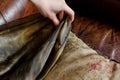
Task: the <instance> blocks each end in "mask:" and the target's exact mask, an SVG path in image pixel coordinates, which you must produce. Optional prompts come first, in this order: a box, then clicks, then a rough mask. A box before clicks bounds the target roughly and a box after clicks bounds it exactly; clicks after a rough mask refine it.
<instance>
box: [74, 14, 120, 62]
mask: <svg viewBox="0 0 120 80" xmlns="http://www.w3.org/2000/svg"><path fill="white" fill-rule="evenodd" d="M73 32H74V33H76V35H77V36H79V38H81V39H82V40H83V41H84V42H85V43H87V44H88V45H89V46H90V47H92V48H94V49H96V51H98V53H99V54H101V55H103V56H106V57H108V58H110V59H112V60H116V61H117V62H120V30H119V29H117V28H115V26H111V25H109V24H105V23H104V24H103V23H102V22H100V21H98V20H95V19H90V18H87V17H81V16H76V18H75V21H74V23H73Z"/></svg>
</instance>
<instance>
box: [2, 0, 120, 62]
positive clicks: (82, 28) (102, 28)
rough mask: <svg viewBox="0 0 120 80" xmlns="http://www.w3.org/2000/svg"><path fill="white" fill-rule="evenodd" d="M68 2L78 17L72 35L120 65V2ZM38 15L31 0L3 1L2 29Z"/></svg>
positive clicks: (88, 0) (102, 0)
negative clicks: (12, 22) (30, 16)
mask: <svg viewBox="0 0 120 80" xmlns="http://www.w3.org/2000/svg"><path fill="white" fill-rule="evenodd" d="M66 1H67V3H68V4H69V5H70V6H71V7H72V8H73V9H74V10H75V12H76V13H77V14H76V16H75V21H74V22H73V27H72V31H73V32H74V33H75V34H76V35H77V36H78V37H79V38H81V39H82V40H83V41H84V42H85V43H87V44H88V45H89V46H90V47H92V48H93V49H95V50H96V51H97V52H98V53H99V54H101V55H104V56H107V57H108V58H110V59H112V60H115V61H117V62H120V30H119V24H120V23H119V21H120V15H119V14H120V1H119V0H81V1H80V0H71V1H70V0H66ZM35 13H38V10H37V9H36V8H35V6H34V5H33V4H32V3H31V2H29V1H28V0H0V25H3V24H7V23H8V22H11V21H13V20H16V19H19V18H23V17H25V16H29V15H31V14H35ZM111 23H112V24H111Z"/></svg>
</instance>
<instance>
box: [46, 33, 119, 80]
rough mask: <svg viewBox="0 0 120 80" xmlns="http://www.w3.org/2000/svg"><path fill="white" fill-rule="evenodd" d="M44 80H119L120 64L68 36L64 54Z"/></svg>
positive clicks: (75, 38)
mask: <svg viewBox="0 0 120 80" xmlns="http://www.w3.org/2000/svg"><path fill="white" fill-rule="evenodd" d="M44 80H120V64H117V63H115V62H113V61H110V60H109V59H106V58H104V57H102V56H100V55H98V54H97V52H96V51H95V50H93V49H91V48H90V47H88V46H87V45H86V44H85V43H84V42H83V41H82V40H80V39H78V38H77V37H76V36H75V35H74V34H72V33H71V34H70V36H69V39H68V42H67V45H66V47H65V49H64V52H63V54H62V56H61V58H60V59H59V61H58V62H57V63H56V65H55V66H54V68H53V69H52V70H51V71H50V72H49V74H48V75H47V76H46V78H45V79H44Z"/></svg>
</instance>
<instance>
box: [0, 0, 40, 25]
mask: <svg viewBox="0 0 120 80" xmlns="http://www.w3.org/2000/svg"><path fill="white" fill-rule="evenodd" d="M37 12H38V11H37V9H36V8H35V6H34V5H33V4H32V3H31V2H30V1H29V0H0V13H1V14H2V16H3V18H4V20H5V22H6V23H7V22H10V21H13V20H16V19H19V18H22V17H25V16H29V15H31V14H34V13H37ZM0 20H1V19H0ZM1 24H3V22H1V23H0V25H1Z"/></svg>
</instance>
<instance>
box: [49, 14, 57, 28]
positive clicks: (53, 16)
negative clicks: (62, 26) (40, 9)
mask: <svg viewBox="0 0 120 80" xmlns="http://www.w3.org/2000/svg"><path fill="white" fill-rule="evenodd" d="M48 18H49V19H51V20H52V21H53V23H54V24H55V25H56V26H58V25H59V20H58V18H57V16H56V14H55V13H51V15H50V16H48Z"/></svg>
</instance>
